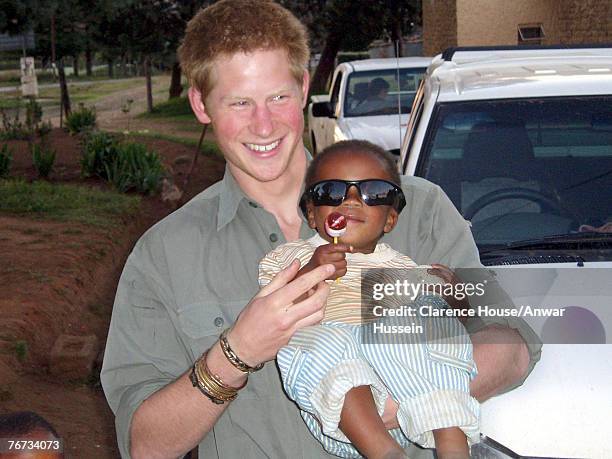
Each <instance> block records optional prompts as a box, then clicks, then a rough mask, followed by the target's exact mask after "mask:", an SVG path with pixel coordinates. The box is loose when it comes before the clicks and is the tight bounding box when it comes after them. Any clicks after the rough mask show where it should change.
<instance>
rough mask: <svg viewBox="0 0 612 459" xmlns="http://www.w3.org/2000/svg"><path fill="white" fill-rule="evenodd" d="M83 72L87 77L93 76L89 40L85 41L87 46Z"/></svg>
mask: <svg viewBox="0 0 612 459" xmlns="http://www.w3.org/2000/svg"><path fill="white" fill-rule="evenodd" d="M85 73H86V74H87V76H88V77H90V76H93V56H92V52H91V45H90V43H89V41H88V42H87V48H85Z"/></svg>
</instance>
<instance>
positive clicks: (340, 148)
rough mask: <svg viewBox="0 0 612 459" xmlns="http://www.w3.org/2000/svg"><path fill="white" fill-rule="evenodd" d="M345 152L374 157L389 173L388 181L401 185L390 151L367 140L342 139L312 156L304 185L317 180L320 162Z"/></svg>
mask: <svg viewBox="0 0 612 459" xmlns="http://www.w3.org/2000/svg"><path fill="white" fill-rule="evenodd" d="M347 153H363V154H366V155H369V156H371V157H372V158H375V159H376V160H378V162H380V164H381V165H382V166H383V167H384V168H385V172H387V174H388V175H389V181H390V182H393V183H395V184H396V185H397V186H401V185H402V182H401V178H400V175H399V172H398V171H397V162H396V160H395V158H393V156H391V153H387V152H386V151H385V150H383V149H382V148H381V147H379V146H378V145H374V144H373V143H372V142H368V141H367V140H343V141H341V142H337V143H334V144H332V145H330V146H329V147H327V148H324V149H323V150H322V151H321V153H319V154H318V155H317V156H315V157H314V159H313V160H312V161H311V162H310V165H309V166H308V169H307V170H306V178H305V179H304V182H305V183H304V184H305V187H306V188H308V187H309V186H310V185H312V184H313V183H315V182H316V181H317V170H318V168H319V166H320V165H321V163H322V162H324V161H328V160H330V159H332V158H333V157H334V156H337V155H340V154H347Z"/></svg>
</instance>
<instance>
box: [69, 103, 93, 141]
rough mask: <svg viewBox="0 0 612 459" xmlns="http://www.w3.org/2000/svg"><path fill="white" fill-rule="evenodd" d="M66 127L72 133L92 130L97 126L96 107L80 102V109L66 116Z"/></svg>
mask: <svg viewBox="0 0 612 459" xmlns="http://www.w3.org/2000/svg"><path fill="white" fill-rule="evenodd" d="M66 127H67V128H68V131H69V132H70V133H71V134H78V133H79V132H83V131H88V130H92V129H94V128H95V127H96V108H95V107H91V108H87V107H85V105H84V104H82V103H81V104H79V109H78V110H75V111H73V112H72V113H71V114H70V115H68V117H67V118H66Z"/></svg>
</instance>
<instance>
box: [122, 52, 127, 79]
mask: <svg viewBox="0 0 612 459" xmlns="http://www.w3.org/2000/svg"><path fill="white" fill-rule="evenodd" d="M121 75H123V77H124V78H127V77H128V68H127V55H126V53H123V54H122V55H121Z"/></svg>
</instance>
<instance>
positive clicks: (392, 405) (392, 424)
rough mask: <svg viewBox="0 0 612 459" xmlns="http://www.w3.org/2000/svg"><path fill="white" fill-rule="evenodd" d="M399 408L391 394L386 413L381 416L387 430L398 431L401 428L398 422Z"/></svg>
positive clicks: (388, 398)
mask: <svg viewBox="0 0 612 459" xmlns="http://www.w3.org/2000/svg"><path fill="white" fill-rule="evenodd" d="M398 408H399V405H398V404H397V402H396V401H395V400H393V397H391V395H390V394H389V395H388V396H387V401H386V402H385V411H383V414H381V416H380V418H381V419H382V421H383V423H384V424H385V427H386V428H387V430H392V429H397V428H398V427H399V422H398V421H397V410H398Z"/></svg>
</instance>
